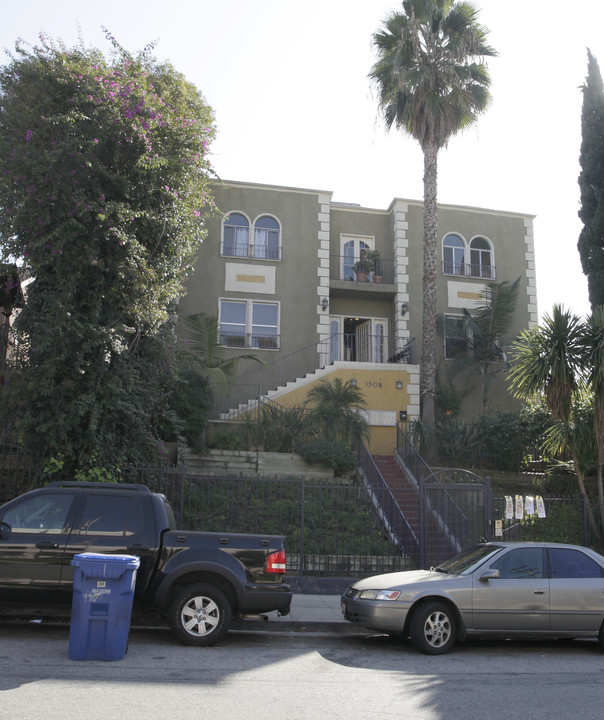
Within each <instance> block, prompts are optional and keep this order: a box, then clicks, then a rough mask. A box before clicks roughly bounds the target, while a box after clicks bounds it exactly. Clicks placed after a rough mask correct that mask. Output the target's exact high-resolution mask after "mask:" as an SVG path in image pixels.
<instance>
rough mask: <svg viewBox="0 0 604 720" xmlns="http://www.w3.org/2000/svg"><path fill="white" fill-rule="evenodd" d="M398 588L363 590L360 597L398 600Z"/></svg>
mask: <svg viewBox="0 0 604 720" xmlns="http://www.w3.org/2000/svg"><path fill="white" fill-rule="evenodd" d="M400 595H401V594H400V592H399V591H398V590H362V591H361V592H360V593H359V595H358V597H359V598H360V599H361V600H398V598H399V597H400Z"/></svg>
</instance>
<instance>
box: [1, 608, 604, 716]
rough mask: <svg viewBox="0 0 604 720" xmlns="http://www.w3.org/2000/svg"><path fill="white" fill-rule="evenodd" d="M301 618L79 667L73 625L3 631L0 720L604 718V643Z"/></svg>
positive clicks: (133, 644) (135, 643)
mask: <svg viewBox="0 0 604 720" xmlns="http://www.w3.org/2000/svg"><path fill="white" fill-rule="evenodd" d="M309 602H310V603H311V604H313V605H314V606H317V607H320V605H321V604H322V601H321V600H314V601H309ZM333 605H334V606H335V599H334V603H333ZM332 609H333V607H329V604H327V610H326V611H321V612H322V614H323V615H325V612H327V613H328V615H327V617H330V616H329V613H330V612H331V610H332ZM305 614H307V613H306V611H303V610H302V605H299V610H298V617H299V618H301V619H302V624H299V625H295V624H294V623H295V620H294V621H292V620H291V619H290V620H289V621H286V619H285V618H283V621H285V622H288V623H289V624H288V625H286V624H284V622H282V624H281V625H279V624H278V622H279V621H277V622H273V621H269V622H268V623H264V624H263V625H260V626H259V627H260V628H261V629H254V630H249V629H248V630H234V631H231V632H229V633H228V635H227V636H226V638H225V639H224V640H223V641H222V642H221V643H220V645H218V646H216V647H212V648H192V647H184V646H182V645H179V644H178V643H176V642H175V641H174V639H173V638H172V636H171V634H170V633H169V631H167V630H165V629H160V628H156V629H132V630H131V632H130V641H129V647H128V652H127V654H126V656H125V657H124V658H123V659H122V660H119V661H116V662H101V661H72V660H69V658H68V639H69V628H68V627H67V626H66V625H64V626H56V625H54V626H53V625H46V624H36V623H24V624H15V623H1V624H0V720H54V719H55V718H57V719H59V718H60V719H61V720H72V719H75V718H87V719H89V720H97V719H98V720H114V719H115V720H117V719H118V718H119V719H120V720H122V718H124V717H127V718H128V719H129V720H142V719H143V718H144V719H145V720H155V718H158V719H159V718H161V719H162V720H163V719H164V718H178V720H189V718H211V719H212V720H239V719H240V718H241V720H243V718H245V719H246V720H256V719H258V720H260V718H263V719H266V718H268V719H269V720H272V719H273V718H275V719H277V718H278V719H279V720H281V718H288V720H290V719H291V720H307V719H310V718H312V720H319V718H320V719H321V720H322V719H323V718H327V719H329V718H347V719H351V718H354V720H366V719H367V720H369V719H371V720H376V719H377V718H380V717H402V718H405V720H469V719H472V720H473V719H474V718H480V719H481V720H482V719H483V718H484V719H485V720H490V719H491V718H493V719H495V718H501V717H503V718H506V720H515V719H516V718H518V720H520V718H522V720H552V719H554V720H558V719H566V718H574V717H575V716H577V717H580V718H581V720H595V719H596V718H597V719H598V720H600V718H601V717H602V699H603V691H602V684H603V681H604V654H603V653H602V652H601V651H600V648H599V646H598V644H597V643H596V642H592V641H575V642H505V641H498V642H495V641H489V642H480V641H474V642H470V643H465V644H460V645H458V646H456V648H455V649H454V651H453V652H452V653H451V654H449V655H445V656H440V657H430V656H425V655H421V654H420V653H418V652H417V651H416V650H415V649H414V648H413V647H412V645H411V644H410V643H409V642H408V641H401V640H399V639H397V638H390V637H386V636H381V635H372V634H369V633H358V632H357V633H352V634H351V633H350V632H345V631H344V628H343V627H339V626H338V624H337V623H338V622H340V620H339V618H337V619H336V621H334V624H333V625H332V626H331V627H330V626H329V625H328V624H325V625H323V627H322V629H320V628H319V625H311V623H310V622H305V621H304V620H303V617H302V616H303V615H305ZM248 627H249V626H248ZM346 627H350V626H348V625H346Z"/></svg>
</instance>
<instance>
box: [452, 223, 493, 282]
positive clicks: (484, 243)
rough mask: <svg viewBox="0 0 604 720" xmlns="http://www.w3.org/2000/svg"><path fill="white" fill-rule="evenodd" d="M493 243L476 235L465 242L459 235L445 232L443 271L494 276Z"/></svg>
mask: <svg viewBox="0 0 604 720" xmlns="http://www.w3.org/2000/svg"><path fill="white" fill-rule="evenodd" d="M493 258H494V252H493V245H492V243H491V241H490V240H488V239H487V238H486V237H483V236H481V235H477V236H476V237H475V238H473V239H472V240H471V241H470V244H469V246H468V244H467V243H466V241H465V240H464V238H463V237H461V235H458V234H457V233H447V235H445V237H444V238H443V273H444V274H445V275H465V276H466V277H476V278H493V279H494V278H495V263H494V261H493Z"/></svg>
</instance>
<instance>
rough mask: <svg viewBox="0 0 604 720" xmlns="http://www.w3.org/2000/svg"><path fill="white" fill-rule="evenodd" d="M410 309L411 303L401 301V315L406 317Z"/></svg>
mask: <svg viewBox="0 0 604 720" xmlns="http://www.w3.org/2000/svg"><path fill="white" fill-rule="evenodd" d="M408 309H409V305H408V304H407V303H406V302H404V303H401V316H402V317H405V315H406V314H407V310H408Z"/></svg>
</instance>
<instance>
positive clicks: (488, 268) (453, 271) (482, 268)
mask: <svg viewBox="0 0 604 720" xmlns="http://www.w3.org/2000/svg"><path fill="white" fill-rule="evenodd" d="M443 274H444V275H463V276H465V277H471V278H486V279H489V280H495V278H496V272H495V266H494V265H475V264H473V263H453V262H449V261H445V260H443Z"/></svg>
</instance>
